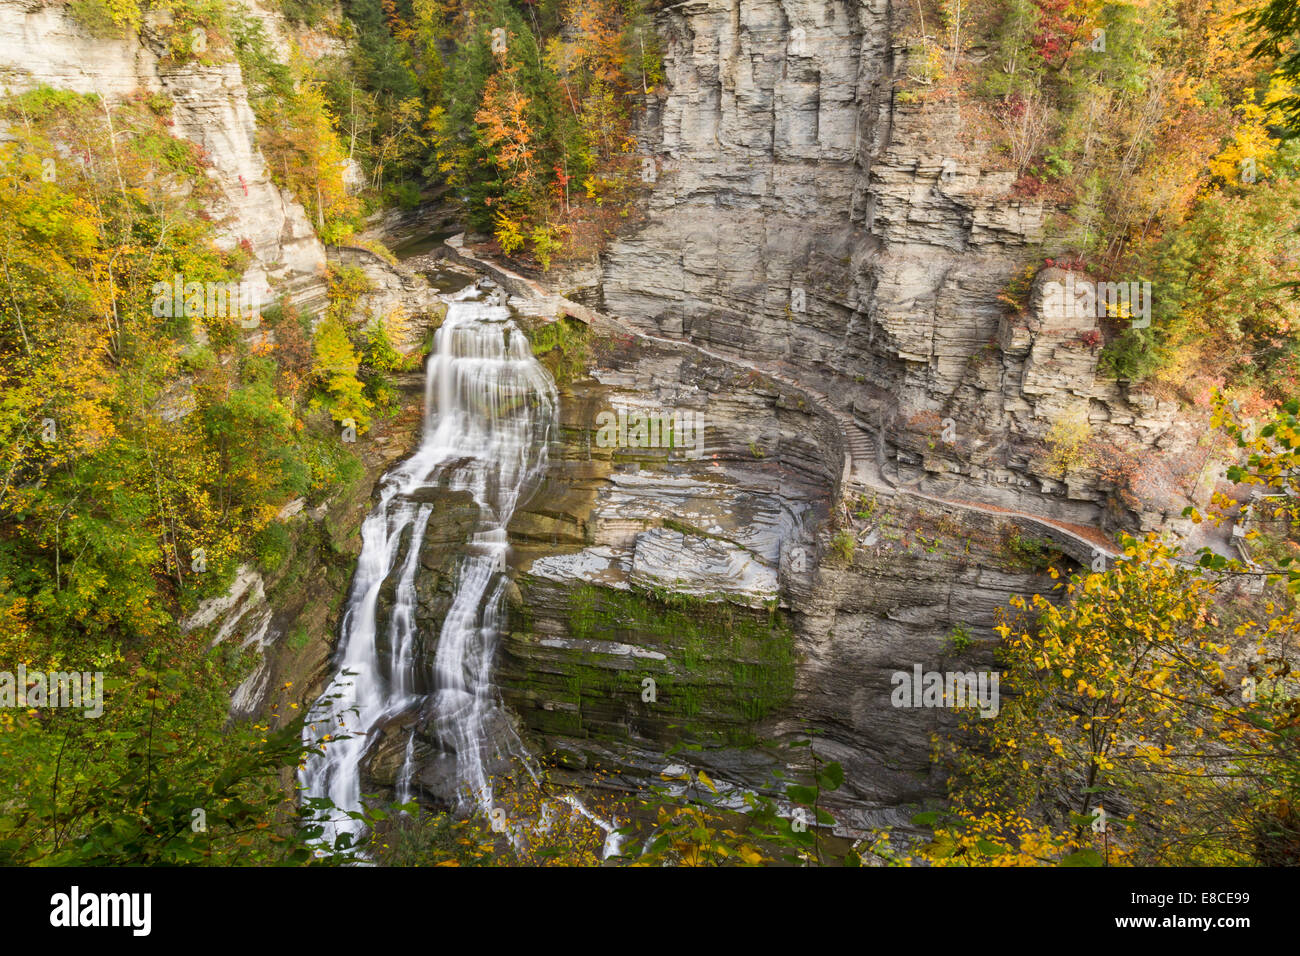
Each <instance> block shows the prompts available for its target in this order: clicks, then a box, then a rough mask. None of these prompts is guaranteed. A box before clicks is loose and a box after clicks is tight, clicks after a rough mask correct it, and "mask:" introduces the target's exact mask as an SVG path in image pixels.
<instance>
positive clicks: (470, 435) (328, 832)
mask: <svg viewBox="0 0 1300 956" xmlns="http://www.w3.org/2000/svg"><path fill="white" fill-rule="evenodd" d="M476 293H477V290H476V289H473V288H471V289H470V290H467V291H466V292H465V293H463V294H462V295H461V296H458V297H457V299H456V300H455V301H452V302H451V303H450V304H449V307H448V310H447V316H446V318H445V319H444V321H443V324H442V327H441V328H440V329H439V330H438V333H437V338H436V342H435V347H434V355H433V356H432V357H431V358H430V360H429V367H428V373H427V377H426V380H425V381H426V384H425V421H424V435H423V440H422V442H421V444H420V448H419V450H418V451H416V453H415V454H414V455H412V456H411V457H410V458H408V459H407V460H406V461H404V462H403V463H402V464H400V465H398V466H397V467H396V468H394V469H393V470H392V471H390V472H389V473H388V474H387V475H385V476H384V478H383V481H382V482H381V485H380V489H379V503H378V505H377V506H376V507H375V509H374V510H373V511H372V512H371V513H370V515H369V516H368V517H367V518H366V520H365V522H364V524H363V525H362V528H361V537H362V549H361V555H360V557H359V558H358V560H357V571H356V576H355V578H354V579H353V583H352V591H351V593H350V595H349V597H348V603H347V609H346V611H345V613H344V616H343V623H342V628H341V634H340V640H339V647H338V652H337V661H338V671H337V672H336V674H335V676H334V679H333V680H332V681H331V683H330V685H329V687H328V688H327V689H326V691H325V693H324V694H323V695H322V696H321V697H320V699H319V700H318V701H317V702H316V703H315V705H313V707H312V709H311V711H310V712H309V713H308V717H307V725H306V727H305V729H304V731H303V737H304V741H305V742H306V743H307V744H308V745H309V746H312V747H316V748H317V749H318V750H319V747H320V745H321V744H324V749H323V752H322V753H320V755H319V756H313V757H312V758H310V759H309V760H308V761H307V763H306V765H305V767H304V768H303V770H302V772H301V774H300V778H301V783H302V789H303V795H304V798H306V799H311V798H319V797H328V798H329V799H330V800H331V801H332V803H333V805H334V807H335V808H336V810H335V813H334V814H333V817H332V819H331V820H330V821H329V823H328V824H327V825H326V827H325V833H324V835H323V837H322V841H323V842H325V843H326V844H332V843H333V841H334V839H335V838H336V837H337V836H338V835H339V834H341V833H350V834H352V836H353V838H354V840H355V838H356V837H357V836H359V835H360V832H361V830H362V829H363V827H362V825H361V824H360V823H359V822H358V821H356V820H353V819H351V818H349V817H347V816H346V815H345V811H349V810H351V811H355V810H359V809H360V808H361V771H362V765H363V763H364V761H365V758H366V755H367V754H368V753H369V751H370V750H371V748H372V747H373V746H374V745H375V744H376V743H377V742H378V740H379V739H380V735H381V733H382V731H383V729H384V728H385V727H386V726H388V725H389V724H391V723H392V722H393V721H394V720H397V719H399V718H402V717H403V716H406V715H410V714H412V713H420V712H423V713H427V714H430V715H431V716H432V721H433V724H432V726H433V729H434V732H435V735H436V737H437V739H438V742H439V744H440V745H441V747H442V748H443V750H444V752H445V753H446V754H448V755H449V759H454V760H455V783H456V791H457V795H458V799H459V800H460V801H461V802H472V804H473V805H475V806H476V807H477V808H478V809H481V810H485V811H486V810H488V809H489V808H490V807H491V804H492V784H491V777H490V773H489V769H488V763H489V760H490V758H491V756H492V754H491V753H490V751H491V749H492V747H493V739H492V738H493V733H492V729H493V728H495V727H508V724H507V723H506V721H504V720H496V719H493V718H496V717H500V706H501V705H500V702H499V698H498V697H497V695H496V692H495V690H494V689H493V687H492V684H491V670H492V659H493V655H494V653H495V650H496V641H497V638H498V635H499V633H500V627H501V624H502V623H503V615H504V607H503V606H504V599H505V584H506V576H505V574H504V571H505V559H506V552H507V549H508V544H507V541H506V525H507V523H508V522H509V521H510V517H511V515H512V514H513V513H514V510H515V508H516V506H517V505H518V504H519V501H520V499H521V497H522V496H523V495H524V494H525V493H526V492H527V491H528V490H529V489H530V487H531V486H532V484H533V483H534V482H535V481H536V480H537V479H538V478H539V477H540V476H541V474H542V473H543V471H544V470H545V468H546V463H547V446H548V444H549V441H550V437H551V432H552V430H553V428H554V423H555V414H556V409H557V407H558V397H557V395H556V391H555V384H554V382H552V380H551V377H550V375H548V374H547V372H546V370H545V369H544V368H543V367H542V366H541V364H539V363H538V362H537V360H536V359H535V358H534V357H533V354H532V350H531V348H530V347H529V344H528V341H527V340H526V338H525V337H524V335H523V333H522V332H520V331H519V329H518V328H517V327H516V326H515V324H514V323H513V322H512V321H511V320H510V316H509V312H508V311H507V310H506V309H505V308H504V307H500V306H489V305H484V304H482V303H479V302H474V301H469V300H468V296H471V295H474V294H476ZM429 487H445V488H447V489H449V490H452V491H457V490H462V491H468V492H469V493H470V494H471V495H472V496H473V499H474V501H475V503H476V504H477V505H478V508H479V519H478V523H477V526H476V528H475V530H474V533H473V535H472V536H471V538H470V541H469V544H468V546H467V548H466V551H465V553H464V554H463V556H462V558H461V560H460V564H459V567H458V570H457V575H456V583H455V591H454V596H453V599H452V603H451V607H450V609H449V611H448V612H447V615H446V618H445V620H444V622H443V625H442V630H441V632H440V634H439V636H438V644H437V652H436V655H435V657H434V661H433V667H432V669H431V670H430V671H429V672H427V673H417V668H419V667H420V663H421V662H420V661H419V659H418V656H417V654H416V647H417V643H418V637H419V635H418V634H417V632H416V623H415V606H416V588H415V583H416V576H417V574H418V573H419V563H420V547H421V544H422V542H423V539H424V534H425V530H426V528H427V527H428V524H429V521H430V520H431V519H435V518H436V507H435V506H434V505H431V504H428V503H421V502H420V501H418V500H416V498H417V496H418V495H419V492H420V491H421V490H422V489H425V488H429ZM394 576H396V582H395V587H394V589H393V605H392V607H391V609H390V611H389V613H388V615H387V620H386V622H385V625H386V626H384V627H382V628H381V622H380V618H379V615H378V613H377V612H378V605H379V598H380V593H381V591H382V589H383V588H384V586H385V583H386V582H388V581H390V580H391V579H393V578H394ZM422 686H423V687H425V688H428V689H429V690H430V692H429V693H422V692H421V690H420V688H421V687H422ZM410 733H411V735H410V736H409V737H408V739H407V742H406V749H405V759H404V761H403V765H402V768H401V771H400V773H399V775H398V786H397V790H398V793H397V796H398V799H399V801H405V800H408V799H410V797H411V795H412V792H413V787H414V780H415V766H414V763H415V740H414V728H412V730H411V732H410ZM341 736H342V737H346V739H337V738H339V737H341ZM520 749H522V748H520Z"/></svg>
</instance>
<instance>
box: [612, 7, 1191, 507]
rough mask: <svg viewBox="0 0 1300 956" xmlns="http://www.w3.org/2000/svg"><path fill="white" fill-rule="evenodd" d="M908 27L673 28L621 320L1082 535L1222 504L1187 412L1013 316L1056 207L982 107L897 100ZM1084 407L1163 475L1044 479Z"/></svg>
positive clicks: (1048, 328) (619, 301)
mask: <svg viewBox="0 0 1300 956" xmlns="http://www.w3.org/2000/svg"><path fill="white" fill-rule="evenodd" d="M907 16H908V11H907V8H906V5H902V4H891V3H889V2H888V0H859V2H852V0H849V2H835V3H823V2H813V0H786V2H777V0H760V2H754V3H748V2H747V3H743V4H741V3H735V2H729V0H693V2H687V3H682V4H675V5H673V6H671V7H669V8H667V9H665V10H663V11H662V12H660V14H659V15H658V19H657V26H658V29H659V32H660V36H661V41H662V44H663V49H664V64H665V74H666V83H665V85H664V87H665V89H664V92H662V93H661V95H660V97H659V98H658V100H657V101H655V102H652V103H651V105H650V108H649V109H648V111H647V115H646V122H645V127H644V129H643V130H642V142H643V144H644V148H645V149H646V151H647V153H648V154H649V155H651V156H653V157H654V159H655V169H656V175H657V181H656V182H655V183H654V186H653V191H652V193H651V195H650V197H649V200H648V207H647V210H646V220H645V222H644V224H643V225H642V226H640V227H639V228H637V229H636V230H634V231H633V232H632V234H630V235H628V236H626V237H624V238H623V239H622V240H620V241H618V242H616V243H614V244H613V245H612V246H611V248H610V250H609V251H608V253H607V254H606V256H605V258H604V261H603V269H602V274H601V279H600V283H599V290H600V295H601V299H602V302H603V305H604V306H605V308H607V309H608V310H609V311H611V312H613V313H615V314H618V315H621V316H623V317H624V318H626V319H627V320H629V321H631V322H633V323H635V324H636V325H638V326H639V327H642V328H644V329H646V330H649V331H654V332H657V333H660V334H666V335H672V336H681V337H684V338H687V339H690V340H693V341H697V342H700V343H701V344H705V345H708V346H711V347H715V348H720V349H723V350H725V351H728V352H731V353H733V354H736V355H739V356H743V357H744V358H746V359H748V360H751V361H758V362H762V363H766V364H769V365H778V366H784V367H786V368H788V369H789V370H791V374H793V375H794V376H795V377H796V378H798V379H799V380H801V381H807V382H809V383H811V384H816V385H818V387H820V388H821V390H822V391H824V392H826V393H828V394H831V395H833V396H834V397H835V398H836V400H837V401H838V402H839V403H840V405H841V407H843V408H844V409H846V410H852V412H853V413H854V414H855V416H856V417H857V418H858V419H859V421H860V422H861V423H862V424H864V425H868V426H872V427H875V426H876V425H877V424H878V423H882V422H883V423H884V424H885V426H887V438H888V445H889V447H888V449H887V454H888V456H889V457H890V458H891V459H894V458H895V457H896V453H897V467H898V469H899V474H900V475H901V476H902V477H904V478H906V479H911V480H916V479H924V480H926V481H928V482H930V483H931V484H932V486H933V487H935V488H939V489H946V490H948V491H950V492H960V493H963V494H965V495H967V496H968V497H978V498H981V499H983V500H988V501H992V502H997V503H1000V504H1003V505H1009V506H1015V505H1016V504H1017V502H1022V501H1023V500H1024V499H1026V498H1028V499H1032V500H1033V505H1032V507H1031V508H1029V509H1027V510H1037V511H1039V512H1041V513H1043V514H1051V515H1056V516H1058V517H1063V518H1067V519H1069V520H1073V521H1078V522H1088V523H1103V522H1105V523H1108V524H1109V525H1110V526H1112V527H1118V526H1125V527H1130V528H1131V527H1133V526H1135V525H1136V526H1141V527H1147V528H1154V527H1161V526H1166V525H1168V524H1169V523H1170V522H1171V521H1173V520H1175V519H1176V517H1177V516H1178V514H1179V513H1180V512H1181V510H1182V507H1183V505H1184V504H1186V498H1187V496H1189V495H1192V494H1194V493H1195V491H1196V488H1197V482H1198V480H1200V481H1201V482H1202V485H1201V490H1202V491H1203V490H1204V481H1205V479H1204V478H1203V477H1202V476H1201V475H1200V474H1199V473H1198V472H1197V468H1189V467H1187V466H1186V464H1185V461H1184V459H1186V458H1187V456H1188V453H1189V448H1190V443H1191V442H1192V437H1191V435H1190V434H1189V432H1188V430H1187V429H1185V428H1180V427H1179V426H1177V424H1176V423H1175V411H1176V409H1175V407H1174V405H1173V404H1172V403H1170V402H1162V401H1159V400H1157V399H1156V398H1154V397H1153V396H1151V395H1148V394H1142V393H1139V392H1135V391H1133V390H1130V389H1128V388H1127V387H1125V386H1122V385H1121V384H1118V383H1116V382H1115V381H1113V380H1108V379H1107V378H1106V377H1105V376H1104V375H1102V374H1099V373H1098V370H1097V362H1096V359H1097V353H1098V351H1099V349H1098V348H1096V347H1093V346H1091V345H1087V344H1085V343H1086V342H1088V341H1089V340H1090V339H1089V337H1087V336H1082V337H1081V333H1084V332H1085V331H1086V330H1084V329H1082V328H1078V329H1066V328H1064V327H1063V326H1062V324H1061V323H1060V322H1059V321H1056V320H1055V319H1053V318H1052V317H1046V316H1043V315H1042V314H1041V311H1040V310H1039V308H1038V307H1039V305H1040V302H1037V301H1036V302H1033V303H1031V305H1030V308H1029V311H1028V312H1027V313H1026V314H1024V315H1015V316H1013V315H1009V314H1008V313H1009V311H1010V310H1009V309H1008V306H1007V305H1006V303H1005V302H1004V301H1001V300H1000V298H999V296H1000V294H1001V293H1002V292H1003V290H1004V289H1005V288H1006V287H1007V286H1008V284H1009V283H1010V282H1011V281H1012V280H1013V278H1016V277H1017V276H1018V275H1020V274H1022V273H1023V271H1024V269H1025V267H1026V266H1027V265H1031V264H1033V263H1041V261H1042V256H1043V255H1044V254H1049V255H1050V253H1051V250H1052V248H1053V243H1052V236H1051V235H1050V232H1049V230H1048V229H1047V227H1046V226H1045V222H1046V219H1047V214H1048V213H1050V211H1051V210H1047V209H1044V207H1043V204H1042V202H1040V201H1030V200H1024V199H1020V198H1017V196H1016V193H1015V190H1014V188H1013V187H1014V179H1015V176H1014V173H1012V172H1011V171H1009V170H1007V169H1005V168H1003V164H1002V162H1001V161H1000V159H999V158H998V156H997V155H995V154H994V153H993V151H992V149H991V144H990V142H989V141H988V135H987V133H986V132H981V131H980V129H979V127H978V126H977V124H976V123H975V121H974V120H973V119H972V108H971V106H970V104H965V103H963V102H961V101H960V100H959V99H955V98H949V99H936V98H931V99H927V100H921V101H910V102H909V101H907V100H909V99H913V98H900V97H899V96H898V95H897V92H898V88H899V87H901V86H903V85H906V83H907V80H906V77H907V74H908V67H907V60H908V51H907V43H906V36H907V34H908V32H909V31H910V30H912V27H911V26H910V25H909V24H907V23H906V22H904V21H905V20H906V17H907ZM1080 411H1082V413H1083V414H1084V415H1086V417H1087V418H1088V420H1089V421H1090V422H1091V423H1092V424H1093V426H1095V429H1096V432H1097V438H1098V440H1099V441H1103V442H1107V443H1109V445H1110V446H1111V447H1113V448H1115V449H1121V450H1124V452H1125V453H1127V454H1128V455H1129V456H1130V458H1131V460H1133V461H1136V460H1138V458H1142V459H1143V460H1144V461H1146V462H1147V463H1148V464H1149V465H1150V464H1154V471H1155V472H1156V474H1155V476H1154V477H1151V476H1146V477H1145V478H1143V479H1139V478H1136V477H1134V476H1121V477H1116V476H1115V475H1114V474H1104V473H1103V472H1102V471H1101V470H1099V469H1091V470H1090V469H1088V468H1081V469H1077V470H1076V472H1075V473H1073V474H1070V475H1062V474H1059V473H1056V472H1055V471H1054V470H1053V469H1051V468H1048V467H1046V465H1045V463H1044V461H1043V459H1044V455H1043V440H1044V438H1045V437H1046V435H1047V434H1048V432H1049V430H1050V429H1051V427H1052V425H1053V423H1054V422H1056V421H1058V420H1059V419H1060V418H1062V417H1063V416H1066V415H1076V414H1079V412H1080ZM944 419H951V420H952V422H953V425H954V427H955V430H956V440H951V439H950V440H949V441H948V443H947V448H946V449H945V448H944V447H937V446H938V445H939V443H938V442H937V441H936V439H937V438H938V437H939V432H940V424H941V422H943V420H944ZM959 442H960V445H959V444H958V443H959ZM945 452H946V453H945ZM1110 457H1112V458H1113V457H1115V456H1114V455H1111V456H1110ZM1199 464H1201V462H1198V463H1197V466H1198V467H1199ZM891 467H894V465H893V464H891Z"/></svg>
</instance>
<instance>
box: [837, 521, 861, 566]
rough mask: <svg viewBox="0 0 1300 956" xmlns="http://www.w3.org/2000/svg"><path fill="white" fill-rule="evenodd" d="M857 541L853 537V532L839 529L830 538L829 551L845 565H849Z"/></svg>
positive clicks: (847, 529)
mask: <svg viewBox="0 0 1300 956" xmlns="http://www.w3.org/2000/svg"><path fill="white" fill-rule="evenodd" d="M857 546H858V541H857V539H856V538H855V537H853V531H852V530H851V529H849V528H841V529H840V530H839V531H837V532H835V534H834V536H833V537H832V538H831V549H832V550H833V551H834V552H835V553H836V554H837V555H838V556H839V559H840V560H841V561H843V562H844V563H845V564H851V563H852V561H853V554H854V552H855V551H856V550H857Z"/></svg>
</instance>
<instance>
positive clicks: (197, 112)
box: [0, 0, 325, 310]
mask: <svg viewBox="0 0 1300 956" xmlns="http://www.w3.org/2000/svg"><path fill="white" fill-rule="evenodd" d="M261 15H262V16H264V17H266V18H268V22H269V23H270V24H271V32H272V35H273V36H274V35H278V31H280V30H281V29H282V27H281V26H280V25H279V24H278V23H277V22H276V21H275V19H274V17H272V16H271V15H270V14H268V13H265V12H263V13H262V14H261ZM157 23H158V21H157V20H154V21H151V23H147V24H146V25H145V27H144V29H143V31H142V35H141V36H140V37H136V36H130V37H127V38H101V37H96V36H93V35H92V34H91V33H90V32H89V31H88V30H87V29H86V28H85V27H84V26H82V25H81V24H80V23H78V22H77V21H76V20H75V19H73V18H72V16H71V15H70V14H69V13H68V8H67V6H66V5H63V4H54V5H47V4H45V3H42V2H41V0H0V88H3V89H4V90H6V91H9V92H21V91H23V90H28V89H31V88H33V87H36V86H40V85H47V86H52V87H56V88H59V89H68V90H73V91H76V92H78V93H97V94H100V95H101V96H104V97H107V98H109V99H113V98H120V97H123V96H126V95H128V94H130V93H133V92H136V91H140V92H146V93H165V94H167V95H168V96H169V97H170V98H171V99H172V101H173V103H174V104H175V105H174V108H173V112H172V119H173V122H174V124H175V125H174V131H175V134H176V135H177V136H180V137H183V138H185V139H188V140H190V141H191V142H194V143H197V144H198V145H199V146H202V147H203V149H204V151H205V153H206V155H207V158H208V160H209V161H210V162H211V164H212V165H211V169H210V170H209V175H210V176H211V177H212V179H213V181H214V182H215V183H216V185H217V187H218V189H219V191H220V196H221V199H220V200H219V201H218V203H217V206H216V208H214V209H213V210H212V211H211V212H212V215H213V218H214V219H215V220H216V221H217V223H218V227H219V232H220V241H221V242H223V243H224V244H225V245H226V247H227V248H230V247H233V246H235V245H237V244H239V243H240V242H241V241H242V240H247V241H248V242H249V244H250V245H251V246H252V248H253V252H254V256H255V258H256V263H255V265H254V266H252V267H251V268H250V269H249V272H248V274H247V275H246V277H245V281H247V282H250V283H254V284H256V285H262V284H263V283H266V284H267V285H268V286H269V287H270V289H272V290H274V292H275V293H276V295H277V296H278V295H279V294H280V293H281V292H288V293H289V294H290V295H291V297H292V299H293V300H294V301H295V302H296V303H297V304H299V305H301V306H303V307H305V308H307V309H309V310H315V309H316V308H318V307H319V306H321V305H322V304H323V301H324V289H325V285H324V270H325V250H324V247H323V246H322V245H321V242H320V240H319V239H318V238H317V237H316V234H315V232H314V230H313V229H312V226H311V223H310V222H309V221H308V219H307V215H306V213H305V212H304V210H303V208H302V206H301V205H300V204H299V203H297V202H296V201H295V200H294V199H293V198H292V197H291V196H289V195H288V194H286V193H285V192H283V191H282V190H280V189H279V188H278V187H276V185H275V184H274V183H273V182H272V181H271V178H270V174H269V173H268V171H267V168H266V161H265V159H264V158H263V156H262V153H261V151H260V150H259V149H258V148H257V126H256V122H255V120H254V118H253V111H252V109H251V108H250V107H249V105H248V91H247V89H246V88H245V86H244V80H243V77H242V75H241V73H240V69H239V66H238V64H236V63H234V62H226V63H219V64H214V65H204V64H200V63H184V64H174V63H172V62H171V61H169V60H168V59H166V58H165V56H164V53H165V48H164V47H163V46H162V45H161V43H160V42H159V41H157V40H156V39H154V37H156V34H155V33H153V29H152V28H153V26H154V25H156V24H157ZM268 297H269V296H268Z"/></svg>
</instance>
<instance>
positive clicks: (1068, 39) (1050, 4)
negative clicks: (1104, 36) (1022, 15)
mask: <svg viewBox="0 0 1300 956" xmlns="http://www.w3.org/2000/svg"><path fill="white" fill-rule="evenodd" d="M1034 3H1035V6H1037V7H1038V33H1037V34H1035V35H1034V39H1033V44H1034V50H1035V51H1036V52H1037V53H1038V55H1039V56H1041V57H1042V58H1043V60H1044V62H1046V63H1047V64H1049V65H1051V66H1059V65H1060V64H1061V63H1063V62H1064V61H1065V59H1066V57H1068V56H1069V55H1070V51H1071V50H1072V49H1073V48H1074V45H1075V42H1076V41H1077V40H1078V39H1079V29H1080V27H1081V26H1082V24H1080V23H1076V22H1073V21H1071V20H1070V19H1069V18H1067V16H1066V11H1067V10H1068V9H1069V6H1070V0H1034Z"/></svg>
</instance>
